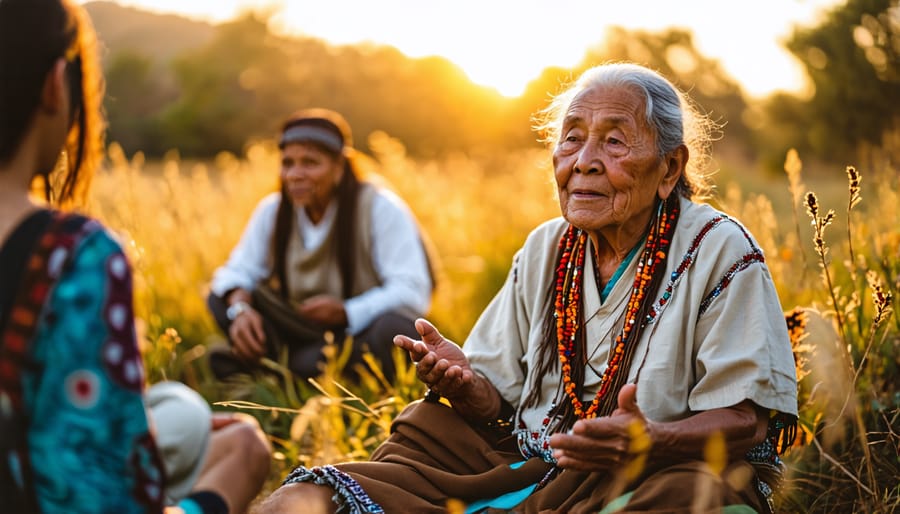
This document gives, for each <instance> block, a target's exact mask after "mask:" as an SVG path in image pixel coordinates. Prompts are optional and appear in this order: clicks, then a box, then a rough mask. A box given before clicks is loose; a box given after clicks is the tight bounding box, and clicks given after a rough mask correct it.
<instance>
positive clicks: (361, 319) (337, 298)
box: [208, 109, 434, 381]
mask: <svg viewBox="0 0 900 514" xmlns="http://www.w3.org/2000/svg"><path fill="white" fill-rule="evenodd" d="M351 143H352V140H351V135H350V128H349V125H348V124H347V122H346V121H345V120H344V118H343V117H342V116H341V115H340V114H338V113H336V112H333V111H329V110H324V109H308V110H303V111H299V112H297V113H295V114H294V115H293V116H291V117H290V118H289V119H288V120H287V121H286V122H285V123H284V125H283V128H282V132H281V136H280V140H279V148H280V149H281V169H280V177H281V191H280V192H278V193H272V194H270V195H269V196H267V197H265V198H264V199H263V200H262V201H261V202H260V203H259V205H258V207H257V208H256V210H255V211H254V213H253V215H252V217H251V219H250V221H249V222H248V223H247V227H246V229H245V230H244V234H243V236H242V237H241V239H240V242H239V243H238V245H237V246H236V247H235V248H234V250H233V251H232V252H231V256H230V257H229V259H228V262H227V263H225V265H224V266H222V267H220V268H219V269H217V270H216V272H215V274H214V276H213V279H212V284H211V287H210V289H211V293H210V295H209V298H208V303H209V306H210V309H211V311H212V313H213V315H214V317H215V319H216V321H217V323H218V324H219V325H220V327H221V328H222V330H223V331H224V332H225V333H226V334H228V340H229V343H230V348H228V349H226V350H225V351H222V350H221V349H219V350H216V351H213V352H212V353H211V355H210V366H211V368H212V370H213V372H214V373H215V374H216V376H217V377H219V378H220V379H221V378H225V377H226V376H228V375H229V374H231V373H234V372H239V371H248V370H250V369H252V368H253V367H254V365H255V364H256V363H258V361H259V360H260V359H261V358H262V357H264V356H267V357H269V358H271V359H274V360H277V359H278V358H279V354H280V352H281V349H282V348H284V347H286V348H287V350H288V367H289V368H290V370H291V371H292V372H294V373H295V374H296V375H298V376H300V377H313V376H317V375H318V374H319V373H320V364H321V363H322V361H323V360H324V358H323V354H322V347H323V346H324V344H325V340H326V332H331V333H332V334H333V336H334V340H335V341H336V342H338V343H342V342H343V341H344V340H345V337H349V338H351V339H352V342H353V350H352V354H351V357H350V362H349V363H348V366H350V370H349V371H350V372H351V375H352V374H353V369H352V367H353V366H355V365H357V364H359V363H361V362H363V359H362V355H363V353H364V352H365V351H369V352H371V353H372V354H373V355H374V357H375V358H376V360H377V361H378V362H379V363H380V365H381V369H382V371H383V372H384V375H385V377H386V378H387V380H388V381H392V380H393V376H394V362H393V357H392V353H393V344H392V342H391V341H392V338H393V336H394V335H395V334H407V335H415V328H414V326H413V321H414V320H415V318H416V317H418V316H421V315H423V314H425V313H426V312H427V311H428V308H429V306H430V302H431V293H432V287H433V285H434V283H433V282H434V281H433V279H432V274H431V269H430V261H429V259H428V255H427V254H426V251H425V247H424V245H423V241H422V238H421V234H420V231H419V228H418V226H417V223H416V220H415V218H414V217H413V215H412V213H411V211H410V210H409V208H408V207H407V206H406V205H405V204H404V203H403V201H402V200H401V199H400V198H399V197H397V195H395V194H393V193H391V192H389V191H387V190H384V189H381V188H378V187H376V186H375V185H374V184H370V183H366V182H363V181H361V180H360V178H359V176H358V172H357V170H356V167H355V165H354V160H353V156H354V152H353V149H352V147H351Z"/></svg>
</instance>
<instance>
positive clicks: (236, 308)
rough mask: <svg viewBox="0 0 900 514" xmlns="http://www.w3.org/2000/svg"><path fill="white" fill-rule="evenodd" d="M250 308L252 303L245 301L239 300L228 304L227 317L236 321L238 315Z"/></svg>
mask: <svg viewBox="0 0 900 514" xmlns="http://www.w3.org/2000/svg"><path fill="white" fill-rule="evenodd" d="M249 309H250V304H249V303H247V302H245V301H237V302H234V303H233V304H231V305H229V306H228V309H227V310H226V311H225V317H226V318H228V321H234V320H235V319H236V318H237V317H238V316H240V315H241V314H243V313H244V312H245V311H247V310H249Z"/></svg>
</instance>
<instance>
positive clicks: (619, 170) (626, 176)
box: [553, 86, 680, 234]
mask: <svg viewBox="0 0 900 514" xmlns="http://www.w3.org/2000/svg"><path fill="white" fill-rule="evenodd" d="M644 109H645V105H644V97H643V95H642V94H639V93H638V92H637V91H636V90H634V89H633V88H632V87H628V86H596V87H593V88H590V89H586V90H584V91H582V92H581V93H579V94H578V95H577V96H576V97H575V98H574V100H573V101H572V103H571V104H570V105H569V108H568V110H567V111H566V114H565V118H564V122H563V126H562V130H561V132H560V139H559V141H558V142H557V145H556V148H555V149H554V151H553V167H554V171H555V175H556V183H557V186H558V188H559V203H560V208H561V210H562V215H563V216H564V217H565V218H566V220H568V221H569V223H571V224H572V225H574V226H576V227H578V228H581V229H583V230H586V231H588V232H589V233H593V234H612V233H615V231H619V230H621V229H623V228H626V229H629V228H630V229H631V230H630V231H633V230H641V231H642V230H643V229H644V228H645V227H646V225H647V223H649V220H650V218H651V216H652V214H653V209H654V207H655V205H656V199H657V198H667V197H668V195H669V193H671V192H672V189H673V188H674V185H675V181H674V180H671V177H669V176H668V175H669V174H667V170H668V168H669V164H670V163H669V162H668V161H669V160H668V159H662V158H660V156H659V153H658V150H657V147H656V138H655V133H654V131H653V128H652V127H651V126H650V125H649V124H648V123H647V121H646V119H645V114H644ZM678 176H680V170H679V171H678ZM675 178H676V179H677V177H675Z"/></svg>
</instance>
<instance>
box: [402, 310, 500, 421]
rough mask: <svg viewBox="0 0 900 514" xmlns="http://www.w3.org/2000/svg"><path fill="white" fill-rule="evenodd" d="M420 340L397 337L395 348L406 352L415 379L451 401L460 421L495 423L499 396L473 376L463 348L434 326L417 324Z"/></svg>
mask: <svg viewBox="0 0 900 514" xmlns="http://www.w3.org/2000/svg"><path fill="white" fill-rule="evenodd" d="M416 331H417V332H419V335H421V336H422V339H421V340H418V341H417V340H415V339H411V338H409V337H406V336H403V335H398V336H395V337H394V344H395V345H397V346H399V347H400V348H403V349H404V350H406V351H407V352H409V356H410V358H412V361H413V362H414V363H415V364H416V376H418V377H419V380H421V381H422V382H424V383H425V385H427V386H428V387H429V388H431V390H432V391H435V392H437V393H439V394H440V395H441V396H443V397H444V398H447V399H448V400H450V404H451V405H453V408H454V409H455V410H456V411H457V412H459V413H460V414H461V415H462V416H463V417H465V418H468V419H471V420H476V421H488V420H495V419H496V418H497V416H498V415H499V413H500V393H499V392H497V389H496V388H495V387H494V384H492V383H491V382H490V381H489V380H488V379H486V378H485V377H483V376H482V375H479V374H478V373H475V371H473V370H472V367H471V366H470V365H469V359H467V358H466V355H465V354H464V353H463V351H462V348H460V347H459V345H457V344H456V343H454V342H453V341H450V340H449V339H446V338H445V337H444V336H442V335H441V333H440V332H438V330H437V329H436V328H434V325H432V324H431V323H429V322H428V321H426V320H424V319H421V318H419V319H417V320H416Z"/></svg>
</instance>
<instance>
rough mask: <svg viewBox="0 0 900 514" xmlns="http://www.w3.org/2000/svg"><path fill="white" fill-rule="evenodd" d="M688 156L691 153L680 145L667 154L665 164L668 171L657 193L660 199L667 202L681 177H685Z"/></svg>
mask: <svg viewBox="0 0 900 514" xmlns="http://www.w3.org/2000/svg"><path fill="white" fill-rule="evenodd" d="M688 154H689V152H688V149H687V147H686V146H685V145H679V146H678V148H676V149H674V150H672V151H671V152H669V153H667V154H666V156H665V161H664V163H663V164H664V166H665V167H666V171H665V174H664V175H663V176H662V179H661V180H660V182H659V187H658V188H657V191H656V194H657V195H659V198H660V199H662V200H665V199H666V198H668V197H669V195H670V194H672V191H673V190H674V189H675V186H677V185H678V181H679V180H681V177H682V176H683V175H684V170H685V169H686V167H687V162H688V156H689V155H688Z"/></svg>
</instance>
